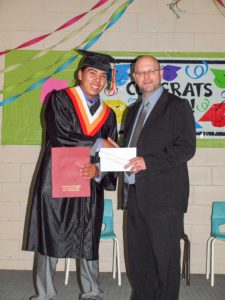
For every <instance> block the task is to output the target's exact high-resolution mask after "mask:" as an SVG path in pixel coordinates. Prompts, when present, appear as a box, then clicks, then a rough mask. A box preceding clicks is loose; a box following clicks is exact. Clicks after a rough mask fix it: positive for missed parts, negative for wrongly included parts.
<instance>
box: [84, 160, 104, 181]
mask: <svg viewBox="0 0 225 300" xmlns="http://www.w3.org/2000/svg"><path fill="white" fill-rule="evenodd" d="M80 173H81V176H82V177H83V178H85V179H92V178H95V177H98V176H99V174H100V173H99V169H98V167H97V166H96V165H95V164H92V163H87V164H84V166H83V168H81V169H80Z"/></svg>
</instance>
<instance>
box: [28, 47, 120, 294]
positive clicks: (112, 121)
mask: <svg viewBox="0 0 225 300" xmlns="http://www.w3.org/2000/svg"><path fill="white" fill-rule="evenodd" d="M82 53H84V56H85V57H84V60H83V63H82V65H81V69H80V70H79V71H78V79H79V85H77V86H74V87H71V88H67V89H63V90H60V91H52V92H51V94H50V96H49V99H48V102H47V105H46V109H45V114H44V118H45V123H46V141H45V149H44V155H43V158H42V162H41V165H40V169H39V172H38V175H37V179H36V183H35V187H34V192H33V198H32V208H31V214H30V221H29V229H28V239H27V245H26V250H29V251H35V252H37V253H38V255H37V273H36V282H35V285H36V288H37V295H35V296H33V297H31V298H30V299H37V300H50V299H54V296H55V295H56V290H55V287H54V282H53V277H54V273H55V269H56V264H57V261H58V258H75V259H78V260H79V262H80V275H81V278H80V279H81V284H82V291H81V299H103V291H102V289H101V288H100V286H99V279H98V277H99V269H98V267H99V262H98V249H99V240H100V233H101V226H102V216H103V208H104V207H103V206H104V189H106V190H110V191H113V190H115V189H116V175H115V174H114V173H106V174H101V172H100V170H99V164H98V161H99V158H98V155H97V151H98V149H99V148H100V147H102V146H108V147H109V146H110V143H109V142H108V141H107V138H108V137H111V138H112V139H114V140H115V139H117V124H116V116H115V113H114V111H113V110H111V109H110V108H109V107H108V106H107V105H106V104H105V103H103V102H102V101H101V100H100V97H99V93H100V92H101V91H102V89H103V88H104V87H105V85H106V82H107V76H108V72H109V71H110V67H111V62H112V61H113V58H112V57H110V56H107V55H102V54H98V53H93V52H87V51H82ZM79 146H82V147H84V146H87V147H90V148H91V153H92V156H91V163H89V164H85V165H84V166H83V168H82V169H81V171H82V176H83V177H85V178H88V179H90V182H91V196H90V197H86V198H84V197H82V198H52V177H51V148H52V147H79ZM74 299H75V298H74Z"/></svg>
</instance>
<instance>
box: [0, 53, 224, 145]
mask: <svg viewBox="0 0 225 300" xmlns="http://www.w3.org/2000/svg"><path fill="white" fill-rule="evenodd" d="M65 53H66V52H65ZM65 53H64V52H62V51H52V52H51V53H49V54H48V55H46V58H45V59H44V58H42V60H41V62H37V63H36V64H34V63H33V64H32V66H31V65H29V64H24V66H23V67H22V68H20V69H19V70H14V71H12V72H8V73H6V74H5V78H4V99H6V100H7V99H9V98H10V99H12V97H15V101H12V102H10V103H9V104H6V105H4V102H2V103H3V105H2V106H3V122H2V144H16V145H33V144H41V143H42V130H43V129H44V127H43V126H44V122H43V111H44V108H45V99H46V95H47V94H48V93H49V92H50V91H51V90H52V89H56V90H58V89H61V88H65V87H68V86H72V85H74V83H75V81H74V70H76V69H77V67H78V63H79V61H80V58H81V57H80V56H78V57H77V59H75V60H74V61H73V63H72V64H70V65H69V66H68V68H66V69H63V70H62V71H61V72H59V73H57V74H56V75H54V77H51V76H50V74H52V73H54V70H51V68H49V70H48V71H46V77H45V78H38V72H39V70H40V69H42V68H45V65H52V66H54V69H55V68H57V63H56V65H54V62H57V61H60V63H61V60H59V59H58V58H60V57H62V56H63V55H64V54H65ZM106 53H109V54H111V55H113V56H114V57H116V58H117V66H116V69H117V73H116V86H117V89H116V90H115V92H114V93H110V94H109V93H108V90H107V89H105V90H104V91H103V92H102V94H101V97H102V99H103V100H104V101H105V102H106V103H107V104H108V105H109V106H111V107H112V108H113V109H114V111H115V112H116V115H117V121H118V130H119V131H120V133H121V134H122V133H123V123H124V118H125V114H124V111H125V109H126V107H127V106H128V105H130V104H132V103H133V102H134V101H136V99H137V97H138V96H139V91H138V90H137V89H136V87H135V84H134V82H133V81H132V79H131V78H130V73H131V70H130V66H131V63H132V61H133V60H134V58H135V57H136V56H138V55H141V54H147V53H135V52H106ZM148 54H151V55H154V56H156V57H157V58H158V59H159V61H160V64H161V67H162V68H163V70H164V75H163V82H162V85H163V86H164V88H165V89H168V90H169V91H170V92H172V93H174V94H176V95H178V96H180V97H181V98H186V99H188V100H189V103H190V105H191V107H192V110H193V113H194V117H195V125H196V136H197V144H198V146H201V147H225V54H221V53H180V52H177V53H174V52H173V53H170V52H164V53H148ZM33 55H35V51H26V50H20V51H19V50H18V51H14V52H11V53H9V54H7V55H6V61H5V65H6V67H10V66H11V65H13V64H16V63H20V62H21V63H22V62H23V61H27V60H29V57H31V56H33ZM51 62H53V63H51ZM52 68H53V67H52ZM31 74H35V76H31ZM40 80H43V84H42V85H41V86H40V84H37V88H35V84H36V81H37V82H38V83H40ZM30 87H32V89H31V88H30ZM29 88H30V90H29ZM18 95H19V97H18ZM5 103H7V101H6V102H5ZM174 113H176V112H174Z"/></svg>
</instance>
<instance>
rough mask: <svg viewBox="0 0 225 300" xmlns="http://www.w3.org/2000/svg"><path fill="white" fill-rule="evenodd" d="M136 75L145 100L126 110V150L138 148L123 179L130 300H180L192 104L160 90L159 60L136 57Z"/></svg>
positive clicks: (191, 147) (192, 146) (192, 143)
mask: <svg viewBox="0 0 225 300" xmlns="http://www.w3.org/2000/svg"><path fill="white" fill-rule="evenodd" d="M133 71H134V73H133V77H134V80H135V82H136V84H137V86H138V87H139V89H140V91H141V92H142V97H141V101H139V102H137V103H135V104H134V105H133V106H132V107H131V108H130V109H129V110H128V113H127V117H126V122H125V127H124V134H125V146H126V147H131V146H133V147H137V157H135V158H133V159H131V160H130V162H129V164H128V165H127V167H129V168H130V172H129V173H125V176H124V180H125V185H126V186H127V187H128V197H127V199H128V202H127V208H128V214H127V222H128V223H127V231H128V232H127V234H128V268H129V270H128V274H129V276H130V280H131V284H132V287H133V294H132V297H131V299H132V300H177V299H178V298H179V287H180V237H181V233H182V229H183V214H184V213H185V212H186V210H187V205H188V196H189V178H188V169H187V161H188V160H189V159H191V158H192V157H193V155H194V153H195V147H196V143H195V122H194V117H193V112H192V109H191V106H190V105H189V103H188V101H187V100H185V99H181V98H179V97H177V96H175V95H173V94H170V93H168V91H166V90H164V88H163V87H162V86H161V80H162V76H163V70H162V69H161V68H160V65H159V62H158V61H157V59H156V58H154V57H152V56H141V57H138V58H137V59H136V60H135V63H134V69H133ZM143 107H145V108H144V110H145V112H144V114H143V112H142V108H143ZM141 119H142V120H141ZM142 123H143V124H142ZM140 128H141V130H140Z"/></svg>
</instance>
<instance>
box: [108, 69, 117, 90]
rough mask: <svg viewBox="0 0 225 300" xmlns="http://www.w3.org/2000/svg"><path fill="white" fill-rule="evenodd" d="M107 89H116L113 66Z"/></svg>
mask: <svg viewBox="0 0 225 300" xmlns="http://www.w3.org/2000/svg"><path fill="white" fill-rule="evenodd" d="M109 89H110V90H112V91H114V90H116V69H115V68H113V69H112V79H111V82H110V87H109Z"/></svg>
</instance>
